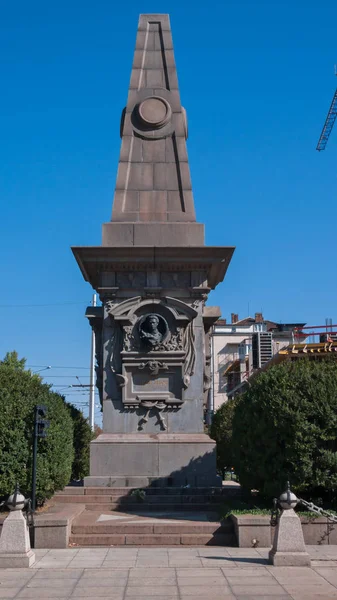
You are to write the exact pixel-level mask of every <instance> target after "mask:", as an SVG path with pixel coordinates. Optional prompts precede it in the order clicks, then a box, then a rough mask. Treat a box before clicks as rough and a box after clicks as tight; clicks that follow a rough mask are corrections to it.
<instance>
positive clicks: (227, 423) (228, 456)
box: [210, 399, 238, 473]
mask: <svg viewBox="0 0 337 600" xmlns="http://www.w3.org/2000/svg"><path fill="white" fill-rule="evenodd" d="M237 404H238V400H237V399H234V400H228V401H227V402H224V404H222V405H221V406H220V408H219V409H218V410H217V411H216V413H215V415H214V417H213V421H212V425H211V428H210V436H211V438H212V439H213V440H215V441H216V443H217V445H216V450H217V466H218V469H219V471H220V472H221V473H224V472H225V471H228V470H229V469H231V468H232V466H233V452H232V428H233V416H234V411H235V408H236V406H237Z"/></svg>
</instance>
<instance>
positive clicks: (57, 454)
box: [0, 352, 74, 503]
mask: <svg viewBox="0 0 337 600" xmlns="http://www.w3.org/2000/svg"><path fill="white" fill-rule="evenodd" d="M24 365H25V359H21V360H19V359H18V356H17V353H16V352H10V353H8V354H7V355H6V356H5V358H4V360H3V361H1V362H0V403H1V412H0V495H1V496H5V495H7V494H9V493H11V492H12V491H13V489H14V486H15V483H16V482H19V484H20V485H21V487H22V489H23V490H24V491H25V492H26V493H27V494H29V493H30V492H31V482H32V441H33V421H34V406H35V405H37V404H41V405H45V406H46V407H47V413H48V414H47V418H48V420H49V421H50V427H49V429H48V435H47V437H46V438H42V439H39V440H38V456H37V496H36V497H37V500H38V501H39V502H40V503H41V502H43V500H44V499H45V498H49V497H50V496H52V495H53V493H54V491H55V490H56V489H62V488H63V487H64V486H65V485H66V484H67V483H68V482H69V480H70V476H71V468H72V463H73V456H74V450H73V430H74V427H73V421H72V418H71V415H70V413H69V409H68V407H67V405H66V403H65V400H64V398H63V397H62V396H60V395H59V394H56V393H55V392H52V391H51V390H50V386H49V385H47V384H44V383H42V381H41V378H40V377H39V376H38V375H34V374H32V373H31V372H30V371H27V370H25V369H24Z"/></svg>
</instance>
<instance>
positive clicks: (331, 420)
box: [232, 358, 337, 498]
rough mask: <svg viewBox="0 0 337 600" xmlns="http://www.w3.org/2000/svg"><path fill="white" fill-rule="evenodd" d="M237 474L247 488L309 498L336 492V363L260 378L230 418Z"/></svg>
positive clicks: (308, 364)
mask: <svg viewBox="0 0 337 600" xmlns="http://www.w3.org/2000/svg"><path fill="white" fill-rule="evenodd" d="M232 449H233V456H234V466H235V470H236V472H237V473H238V475H239V479H240V483H241V484H242V485H243V486H244V487H245V488H247V489H249V490H250V489H253V488H256V489H258V490H260V492H261V493H262V494H265V495H268V496H269V497H273V496H275V495H276V496H278V495H279V494H280V493H281V492H282V490H284V487H285V483H286V481H287V480H288V479H289V480H290V482H291V485H292V487H293V488H294V489H295V491H297V492H298V493H300V494H306V496H307V497H317V496H320V497H322V498H324V497H325V498H327V497H328V495H329V496H330V497H332V496H334V494H335V492H334V490H337V363H336V361H335V360H320V361H314V360H309V359H306V358H304V359H300V360H296V361H294V362H284V363H282V364H279V365H276V366H274V367H272V368H270V369H268V370H267V371H265V372H262V373H260V374H259V375H257V376H256V378H255V379H254V380H253V381H252V384H251V387H250V388H249V389H248V390H247V391H246V392H245V393H244V394H243V396H242V397H241V399H240V401H239V402H238V405H237V407H236V409H235V414H234V418H233V438H232Z"/></svg>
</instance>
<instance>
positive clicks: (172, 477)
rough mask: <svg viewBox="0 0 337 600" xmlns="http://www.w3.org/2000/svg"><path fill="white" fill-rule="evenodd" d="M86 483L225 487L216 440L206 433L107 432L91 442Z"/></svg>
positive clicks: (132, 485)
mask: <svg viewBox="0 0 337 600" xmlns="http://www.w3.org/2000/svg"><path fill="white" fill-rule="evenodd" d="M84 485H85V486H98V487H100V486H107V487H148V486H153V487H169V486H172V487H181V486H184V485H190V486H191V487H216V486H221V478H220V477H219V476H217V475H216V450H215V442H214V441H213V440H211V439H210V438H209V436H208V435H206V434H203V433H187V434H184V433H178V434H170V433H162V434H146V433H134V434H132V433H129V434H127V433H120V434H119V433H103V434H101V435H100V436H99V437H98V438H97V439H96V440H94V441H93V442H91V448H90V476H89V477H85V479H84Z"/></svg>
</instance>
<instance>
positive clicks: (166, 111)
mask: <svg viewBox="0 0 337 600" xmlns="http://www.w3.org/2000/svg"><path fill="white" fill-rule="evenodd" d="M136 110H137V113H138V115H137V116H138V119H139V121H140V122H141V124H142V125H143V126H144V125H145V127H147V128H150V129H159V128H160V127H164V125H166V124H167V123H168V122H169V120H170V119H171V116H172V110H171V107H170V105H169V103H168V102H167V100H165V99H164V98H161V97H160V96H150V97H149V98H146V99H145V100H143V102H141V103H140V104H138V105H137V107H136Z"/></svg>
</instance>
